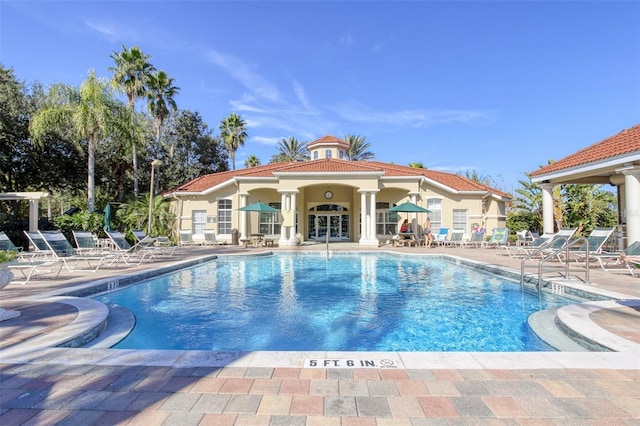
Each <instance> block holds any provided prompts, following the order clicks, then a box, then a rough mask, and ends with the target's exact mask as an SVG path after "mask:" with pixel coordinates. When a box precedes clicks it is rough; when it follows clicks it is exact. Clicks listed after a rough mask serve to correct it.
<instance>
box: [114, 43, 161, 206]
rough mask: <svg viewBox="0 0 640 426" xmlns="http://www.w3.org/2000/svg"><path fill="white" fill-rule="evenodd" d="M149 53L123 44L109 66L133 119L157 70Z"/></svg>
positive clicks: (134, 144) (133, 143)
mask: <svg viewBox="0 0 640 426" xmlns="http://www.w3.org/2000/svg"><path fill="white" fill-rule="evenodd" d="M149 58H150V56H149V55H145V54H143V53H142V50H140V48H139V47H137V46H134V47H132V48H130V49H127V47H126V46H125V45H124V44H123V45H122V51H121V52H113V53H112V54H111V59H113V60H114V61H115V63H116V66H115V67H109V71H113V79H112V83H113V84H114V86H115V87H116V88H117V89H118V90H120V91H122V92H124V93H125V94H126V95H127V102H128V105H129V112H130V114H131V120H132V121H133V120H134V115H135V102H136V100H137V99H141V98H143V97H145V95H146V92H147V82H148V80H149V76H150V75H151V73H153V72H154V71H155V67H154V66H153V65H151V64H150V63H149V62H148V59H149ZM139 140H140V138H136V137H135V135H132V138H131V140H130V143H131V151H132V156H133V193H134V195H135V196H136V197H137V196H138V153H137V148H138V145H139V143H138V141H139Z"/></svg>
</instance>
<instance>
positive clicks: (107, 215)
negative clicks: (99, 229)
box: [103, 204, 111, 231]
mask: <svg viewBox="0 0 640 426" xmlns="http://www.w3.org/2000/svg"><path fill="white" fill-rule="evenodd" d="M103 229H104V230H105V231H111V204H107V206H106V207H105V208H104V226H103Z"/></svg>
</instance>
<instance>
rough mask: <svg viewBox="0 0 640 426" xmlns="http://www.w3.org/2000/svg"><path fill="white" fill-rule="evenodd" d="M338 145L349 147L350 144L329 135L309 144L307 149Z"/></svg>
mask: <svg viewBox="0 0 640 426" xmlns="http://www.w3.org/2000/svg"><path fill="white" fill-rule="evenodd" d="M327 143H328V144H338V145H344V146H346V147H349V144H348V143H347V142H346V141H343V140H342V139H340V138H336V137H335V136H332V135H327V136H323V137H321V138H320V139H316V140H315V141H312V142H309V143H308V144H307V147H313V146H314V145H321V144H327Z"/></svg>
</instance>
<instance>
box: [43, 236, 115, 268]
mask: <svg viewBox="0 0 640 426" xmlns="http://www.w3.org/2000/svg"><path fill="white" fill-rule="evenodd" d="M39 234H40V235H41V236H42V238H43V239H44V241H45V243H46V244H47V246H48V247H49V250H51V252H52V253H53V256H54V260H57V261H59V262H62V264H63V266H64V267H65V268H66V269H67V270H68V271H69V272H80V271H92V272H95V271H97V270H98V269H100V267H101V266H102V265H103V264H105V263H108V264H112V263H117V261H118V259H120V258H122V256H120V255H117V254H114V253H106V254H94V253H86V252H84V253H83V252H82V251H77V250H76V249H75V248H74V247H73V246H72V245H71V243H70V242H69V240H67V237H65V236H64V234H63V233H62V232H60V231H39ZM80 264H86V266H87V267H88V269H87V268H80V267H79V265H80Z"/></svg>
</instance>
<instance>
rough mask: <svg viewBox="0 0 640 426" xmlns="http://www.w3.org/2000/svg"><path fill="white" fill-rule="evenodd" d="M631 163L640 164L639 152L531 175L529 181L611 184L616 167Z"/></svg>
mask: <svg viewBox="0 0 640 426" xmlns="http://www.w3.org/2000/svg"><path fill="white" fill-rule="evenodd" d="M632 165H640V152H633V153H631V154H628V155H621V156H618V157H613V158H607V159H605V160H602V161H595V162H592V163H588V164H583V165H580V166H576V167H571V168H568V169H564V170H558V171H554V172H550V173H544V174H539V175H535V176H531V181H532V182H533V183H552V184H611V177H612V176H614V175H616V174H618V173H619V171H617V170H618V169H620V168H621V167H626V166H632Z"/></svg>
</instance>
